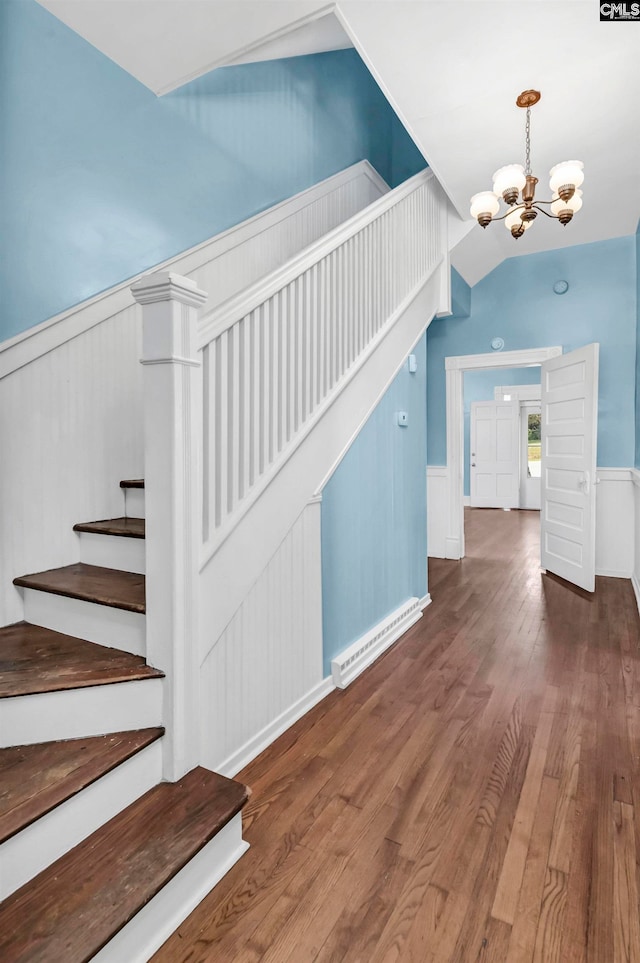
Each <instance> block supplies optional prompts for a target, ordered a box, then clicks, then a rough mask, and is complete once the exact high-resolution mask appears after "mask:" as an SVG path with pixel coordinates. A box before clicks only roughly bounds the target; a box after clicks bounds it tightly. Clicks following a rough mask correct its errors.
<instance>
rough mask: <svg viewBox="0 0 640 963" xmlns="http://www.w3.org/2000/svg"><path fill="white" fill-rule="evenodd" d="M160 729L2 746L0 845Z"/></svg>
mask: <svg viewBox="0 0 640 963" xmlns="http://www.w3.org/2000/svg"><path fill="white" fill-rule="evenodd" d="M163 733H164V729H162V728H155V729H139V730H137V731H134V732H115V733H111V734H110V735H106V736H93V737H92V738H85V739H68V740H64V741H58V742H43V743H40V744H38V745H33V746H12V747H11V748H9V749H0V843H3V842H4V841H5V840H6V839H9V838H10V837H11V836H13V835H15V833H18V832H20V830H22V829H24V828H25V827H26V826H29V825H30V824H31V823H33V822H35V820H36V819H39V818H40V817H41V816H44V815H45V813H48V812H50V811H51V810H52V809H54V808H55V807H56V806H58V805H59V804H60V803H62V802H64V801H65V800H66V799H70V798H71V796H74V795H75V794H76V793H78V792H80V791H81V790H82V789H84V788H86V786H89V785H91V783H92V782H95V781H96V780H97V779H99V778H100V777H101V776H104V775H105V774H106V773H108V772H110V771H111V770H112V769H115V767H116V766H118V765H119V764H120V763H121V762H124V761H125V759H129V758H130V757H131V756H133V755H135V753H136V752H139V751H140V750H141V749H144V748H145V747H146V746H149V745H151V743H152V742H155V740H156V739H159V738H160V736H161V735H162V734H163Z"/></svg>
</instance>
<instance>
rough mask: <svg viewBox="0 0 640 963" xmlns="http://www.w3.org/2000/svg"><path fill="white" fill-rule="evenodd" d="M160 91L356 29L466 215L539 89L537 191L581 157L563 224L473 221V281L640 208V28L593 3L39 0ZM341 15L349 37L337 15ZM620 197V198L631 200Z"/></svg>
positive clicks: (628, 221) (616, 229) (633, 215)
mask: <svg viewBox="0 0 640 963" xmlns="http://www.w3.org/2000/svg"><path fill="white" fill-rule="evenodd" d="M40 2H41V3H42V5H43V6H45V7H46V8H47V9H48V10H50V11H51V12H52V13H54V14H55V15H56V16H58V17H59V18H60V19H61V20H63V21H64V22H65V23H67V24H68V25H69V26H70V27H72V28H73V29H74V30H76V31H77V32H78V33H80V34H81V35H82V36H84V37H85V38H86V39H87V40H89V41H90V42H91V43H92V44H94V46H96V47H98V48H99V49H100V50H102V51H103V52H104V53H105V54H107V56H109V57H111V59H112V60H114V61H115V62H116V63H118V64H119V65H120V66H122V67H123V68H124V69H125V70H128V71H129V72H130V73H131V74H133V76H135V77H137V79H139V80H140V81H141V82H142V83H144V84H146V85H147V86H148V87H150V88H151V89H152V90H154V91H155V92H157V93H162V92H165V91H167V90H171V89H173V88H175V87H176V86H179V85H181V84H182V83H184V82H186V81H187V80H189V79H192V78H193V77H195V76H199V75H200V74H202V73H204V72H206V71H207V70H209V69H212V68H213V67H215V66H219V65H221V64H223V63H233V62H236V63H237V62H243V61H246V60H255V59H264V58H267V57H269V58H274V57H280V56H292V55H295V54H300V53H310V52H313V51H315V50H327V49H335V48H336V47H339V46H346V45H347V44H348V42H349V40H348V38H351V40H352V41H353V43H354V45H355V46H356V48H357V49H358V51H359V52H360V54H361V56H362V57H363V59H364V60H365V62H366V63H367V65H368V66H369V69H370V70H371V71H372V73H373V74H374V76H375V78H376V80H377V81H378V83H379V84H380V86H381V87H382V89H383V90H384V92H385V94H386V95H387V97H388V99H389V100H390V102H391V103H392V105H393V106H394V108H395V109H396V111H397V113H398V114H399V116H400V117H401V119H402V120H403V122H404V123H405V125H406V127H407V129H408V130H409V132H410V133H411V135H412V137H413V138H414V140H415V141H416V143H417V144H418V146H419V147H420V149H421V150H422V152H423V154H424V156H425V157H426V159H427V161H428V162H429V164H430V166H431V167H432V168H433V170H434V172H435V174H436V175H437V177H438V178H439V180H440V182H441V183H442V185H443V186H444V188H445V190H446V191H447V193H448V195H449V197H450V198H451V200H452V201H453V204H454V205H455V207H456V208H457V210H458V212H459V213H460V214H461V216H462V217H463V218H464V219H467V218H468V216H469V215H468V204H469V197H470V196H471V195H472V194H474V193H476V191H479V190H483V189H485V188H488V189H490V187H491V175H492V173H493V171H494V170H495V169H496V168H498V167H501V166H502V165H504V164H507V163H513V162H517V163H522V162H523V161H524V156H523V155H524V112H523V111H522V110H520V109H519V108H517V107H516V106H515V98H516V96H517V94H518V93H519V92H520V91H521V90H524V89H527V88H530V87H535V88H537V89H539V90H541V91H542V100H541V102H540V103H539V104H538V105H536V107H534V108H533V111H532V151H531V160H532V167H533V171H534V173H535V174H536V175H537V176H538V177H539V179H540V184H539V187H538V193H539V195H540V197H541V198H545V199H548V198H549V196H550V194H549V189H548V171H549V168H550V167H551V166H552V165H553V164H555V163H557V162H558V161H560V160H566V159H572V158H578V159H580V160H582V161H584V164H585V183H584V187H583V189H584V207H583V209H582V211H580V213H579V214H578V215H576V218H575V219H574V221H573V222H572V223H571V224H569V225H568V226H567V227H562V226H561V225H560V224H559V223H558V222H552V221H549V220H547V219H546V218H543V217H539V218H538V220H537V221H536V223H535V224H534V226H533V227H532V228H531V230H530V231H528V232H527V234H526V235H525V236H524V237H523V238H521V239H520V240H519V241H514V240H513V238H512V237H511V236H510V234H509V233H508V232H507V231H506V230H505V229H504V227H503V225H502V224H492V225H490V226H489V227H488V228H487V230H486V231H482V230H481V228H479V227H477V226H476V227H473V229H472V230H470V231H468V232H467V233H466V235H465V230H464V227H463V226H462V225H461V230H460V233H461V234H462V235H463V239H462V240H461V241H460V243H459V244H458V246H457V247H456V249H455V251H454V253H453V263H454V265H455V266H456V267H457V269H458V270H459V271H460V273H461V274H462V275H463V276H464V277H465V278H466V279H467V281H469V283H470V284H474V283H476V282H477V281H478V280H479V279H480V278H482V277H483V276H484V275H485V274H486V273H488V272H489V271H490V270H492V269H493V268H494V267H495V266H496V265H497V264H498V263H500V261H502V260H503V259H504V258H505V257H510V256H513V255H515V254H525V253H531V252H533V251H543V250H549V249H553V248H558V247H563V246H566V245H571V244H581V243H586V242H589V241H596V240H603V239H606V238H611V237H618V236H621V235H626V234H632V233H634V232H635V230H636V227H637V223H638V217H639V215H640V178H638V176H637V170H638V156H639V154H640V123H639V122H638V107H637V96H638V92H640V36H639V33H638V28H637V27H635V25H632V24H630V23H618V24H616V26H615V27H614V26H612V25H610V24H608V23H600V22H599V19H598V4H597V3H595V2H593V0H340V2H339V3H338V4H323V3H318V2H315V0H40ZM332 11H335V14H336V17H337V21H339V22H340V23H341V24H342V26H343V27H344V30H345V31H346V34H347V37H345V34H344V32H343V31H342V30H341V28H340V26H339V25H338V23H337V21H336V17H334V16H327V14H331V12H332ZM621 192H624V193H623V196H620V195H621Z"/></svg>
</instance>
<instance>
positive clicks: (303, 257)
mask: <svg viewBox="0 0 640 963" xmlns="http://www.w3.org/2000/svg"><path fill="white" fill-rule="evenodd" d="M433 177H434V175H433V171H431V170H429V169H428V168H427V169H426V170H423V171H420V172H419V173H418V174H415V175H414V176H413V177H410V178H409V180H407V181H405V182H404V183H403V184H400V185H399V187H396V188H394V189H393V190H392V191H389V193H388V194H385V195H384V196H383V197H381V198H380V199H379V200H377V201H374V202H373V204H370V205H369V206H368V207H366V208H364V210H362V211H359V212H358V213H357V214H354V215H353V217H350V218H349V219H348V220H346V221H344V223H342V224H340V225H338V227H336V228H334V229H333V230H332V231H329V232H328V234H325V235H324V237H322V238H320V240H319V241H315V242H314V243H313V244H310V245H309V247H307V248H305V249H304V250H303V251H301V252H300V254H298V255H297V257H295V258H292V259H291V260H290V261H288V262H287V264H285V265H284V266H283V267H282V268H279V269H278V270H276V271H274V272H273V273H272V274H269V275H268V276H267V277H266V278H261V279H260V280H259V281H256V282H255V283H254V284H252V285H251V286H250V287H248V288H246V290H244V291H242V292H241V293H240V294H238V295H236V296H235V297H232V298H229V299H228V300H227V301H224V302H223V303H222V304H220V305H218V306H217V307H216V308H215V309H214V310H212V311H209V312H207V313H205V314H203V315H201V317H200V320H199V324H198V339H199V345H200V347H201V348H203V347H205V345H207V344H209V343H210V342H211V341H213V339H214V338H216V337H218V335H220V334H222V332H223V331H226V330H227V328H229V327H231V325H232V324H234V323H235V322H236V321H238V320H239V319H240V318H243V317H245V316H246V315H247V314H249V313H250V312H251V311H253V310H254V309H255V308H256V307H258V306H259V305H260V304H262V303H263V302H264V301H267V300H268V299H269V298H270V297H272V296H273V295H274V294H275V293H276V292H277V291H280V290H282V288H284V287H286V286H287V285H288V284H290V282H291V281H293V280H294V279H295V278H296V277H299V276H300V275H301V274H303V273H304V272H305V271H307V270H308V269H309V268H310V267H312V266H313V265H314V264H317V263H318V262H319V261H321V260H322V259H323V258H325V257H326V256H327V255H328V254H329V253H330V252H331V251H335V250H336V249H337V248H339V247H341V246H342V245H343V244H344V243H345V242H346V241H348V240H349V239H350V238H352V237H354V236H355V235H356V234H358V233H360V232H361V231H362V229H363V228H364V227H366V226H367V225H368V224H371V223H372V222H373V221H376V220H378V219H379V218H380V217H382V215H383V214H385V212H386V211H389V210H391V209H392V208H393V207H395V206H396V205H397V204H398V203H399V201H401V200H402V199H403V198H405V197H408V196H409V195H410V194H412V193H413V192H414V191H416V190H418V189H419V188H420V187H421V186H422V185H423V184H428V183H429V182H430V181H431V180H433Z"/></svg>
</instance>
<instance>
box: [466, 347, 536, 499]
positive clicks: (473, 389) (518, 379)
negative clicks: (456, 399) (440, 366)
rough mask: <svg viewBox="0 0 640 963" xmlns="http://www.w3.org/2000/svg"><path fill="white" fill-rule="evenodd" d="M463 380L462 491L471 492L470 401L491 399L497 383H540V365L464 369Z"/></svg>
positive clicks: (467, 493)
mask: <svg viewBox="0 0 640 963" xmlns="http://www.w3.org/2000/svg"><path fill="white" fill-rule="evenodd" d="M463 381H464V493H465V495H470V494H471V485H470V477H469V476H470V472H469V464H470V461H471V459H470V457H469V453H470V450H471V447H470V444H469V437H470V423H471V403H472V402H473V401H493V397H494V391H493V389H494V388H495V387H496V386H497V385H536V384H540V366H539V365H535V366H534V367H532V368H499V369H498V370H489V371H465V373H464V376H463Z"/></svg>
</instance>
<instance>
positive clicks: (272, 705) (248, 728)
mask: <svg viewBox="0 0 640 963" xmlns="http://www.w3.org/2000/svg"><path fill="white" fill-rule="evenodd" d="M321 577H322V576H321V562H320V499H314V500H313V501H312V502H310V503H309V504H308V505H307V506H306V508H305V509H304V511H303V512H302V514H301V515H300V516H299V518H298V519H297V521H296V522H295V524H294V526H293V528H292V529H291V531H290V532H289V534H288V535H287V536H286V538H285V539H284V541H283V542H282V544H281V545H280V547H279V548H278V550H277V551H276V553H275V555H274V556H273V557H272V559H271V561H270V562H269V564H268V565H267V567H266V568H265V570H264V571H263V573H262V575H261V576H260V577H259V578H258V580H257V582H256V583H255V584H254V585H253V587H252V588H251V590H250V591H249V593H248V594H247V596H246V598H245V600H244V602H243V603H242V605H241V607H240V609H239V610H238V611H237V612H236V614H235V615H234V617H233V618H232V620H231V622H230V623H229V624H228V625H227V627H226V629H225V631H224V632H223V634H222V637H221V638H220V640H219V642H218V644H217V645H216V646H214V648H213V649H212V650H211V652H210V654H209V655H208V657H207V658H206V659H205V661H204V663H203V665H202V668H201V676H200V680H201V706H202V709H201V712H202V718H201V736H202V738H201V760H202V765H204V766H208V767H209V768H210V769H215V770H216V771H217V772H221V773H223V774H224V775H227V776H232V775H235V773H237V772H238V771H239V770H240V769H241V768H243V766H245V765H246V764H247V763H248V762H250V761H251V759H253V758H254V757H255V756H256V755H258V753H259V752H261V751H262V750H263V749H264V748H265V747H266V746H268V745H269V744H270V743H271V742H273V740H274V739H275V738H277V736H278V735H280V733H281V732H284V730H285V729H287V728H288V727H289V726H290V725H292V724H293V723H294V722H295V721H296V719H298V718H300V716H302V715H304V713H305V712H307V711H308V710H309V709H310V708H311V706H312V705H314V704H315V703H316V702H318V701H319V700H320V699H321V698H323V697H324V696H325V695H326V694H327V692H329V691H331V689H332V688H333V684H332V682H331V680H330V679H327V680H323V677H322V586H321Z"/></svg>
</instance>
